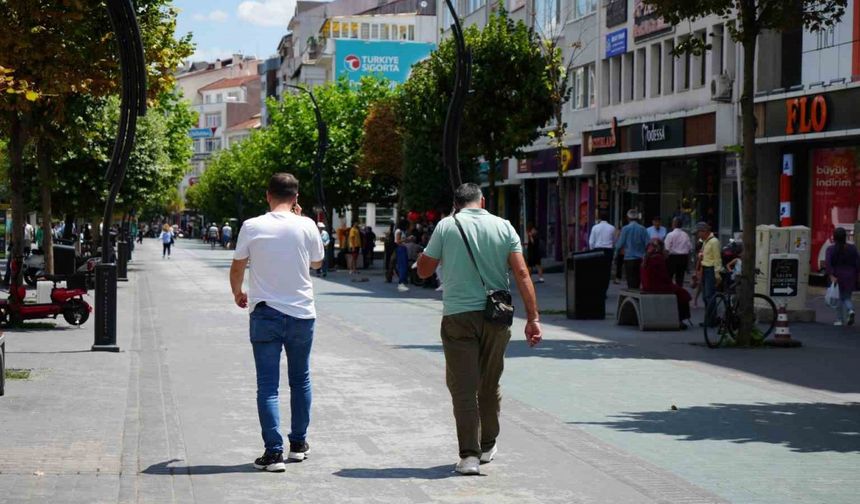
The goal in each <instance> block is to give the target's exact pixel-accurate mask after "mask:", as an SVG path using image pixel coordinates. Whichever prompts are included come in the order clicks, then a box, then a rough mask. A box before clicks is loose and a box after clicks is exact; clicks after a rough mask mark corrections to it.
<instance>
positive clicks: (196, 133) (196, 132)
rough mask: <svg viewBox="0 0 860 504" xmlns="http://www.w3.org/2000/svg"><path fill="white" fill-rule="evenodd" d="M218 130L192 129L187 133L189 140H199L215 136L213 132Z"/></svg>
mask: <svg viewBox="0 0 860 504" xmlns="http://www.w3.org/2000/svg"><path fill="white" fill-rule="evenodd" d="M217 130H218V128H192V129H191V130H189V131H188V136H190V137H191V138H193V139H195V140H198V139H201V138H212V137H213V136H215V132H216V131H217Z"/></svg>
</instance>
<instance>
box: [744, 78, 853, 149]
mask: <svg viewBox="0 0 860 504" xmlns="http://www.w3.org/2000/svg"><path fill="white" fill-rule="evenodd" d="M858 103H860V88H851V89H843V90H840V91H834V92H830V93H818V94H812V95H806V96H797V97H794V98H788V99H785V100H774V101H769V102H765V103H764V104H759V105H758V106H759V107H761V106H762V105H763V106H764V123H765V127H764V133H763V135H762V136H764V137H782V136H793V135H803V134H812V133H823V132H826V131H840V130H849V129H856V128H860V113H858V112H860V110H858V108H857V104H858ZM759 110H761V109H759Z"/></svg>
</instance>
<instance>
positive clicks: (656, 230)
mask: <svg viewBox="0 0 860 504" xmlns="http://www.w3.org/2000/svg"><path fill="white" fill-rule="evenodd" d="M647 231H648V239H649V240H653V239H654V238H657V239H658V240H660V241H664V240H665V239H666V235H667V234H668V230H667V229H666V228H665V227H663V219H661V218H660V216H659V215H655V216H654V217H653V218H652V219H651V226H649V227H648V229H647Z"/></svg>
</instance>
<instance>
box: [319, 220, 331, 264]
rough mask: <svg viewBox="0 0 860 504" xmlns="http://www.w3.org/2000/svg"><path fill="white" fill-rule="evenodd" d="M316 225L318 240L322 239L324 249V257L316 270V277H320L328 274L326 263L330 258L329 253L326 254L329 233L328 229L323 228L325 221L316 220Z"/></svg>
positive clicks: (329, 238)
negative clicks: (320, 265) (318, 232)
mask: <svg viewBox="0 0 860 504" xmlns="http://www.w3.org/2000/svg"><path fill="white" fill-rule="evenodd" d="M317 227H318V228H319V230H320V240H321V241H322V244H323V250H324V253H323V256H324V258H323V263H322V267H321V268H320V269H318V270H317V276H318V277H320V276H321V277H327V276H328V263H329V261H330V260H331V258H330V257H329V254H328V246H329V244H330V243H331V235H330V234H328V231H327V230H326V228H325V223H323V222H318V223H317Z"/></svg>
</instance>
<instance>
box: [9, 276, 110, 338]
mask: <svg viewBox="0 0 860 504" xmlns="http://www.w3.org/2000/svg"><path fill="white" fill-rule="evenodd" d="M11 267H12V268H13V269H12V273H13V274H15V273H16V269H17V268H18V264H17V262H16V261H14V260H13V261H12V264H11ZM78 275H79V274H75V275H72V276H71V277H68V278H67V277H63V276H53V277H45V278H46V279H47V280H48V281H51V282H53V283H54V287H53V288H52V289H51V302H50V303H25V302H24V299H25V297H26V295H27V289H26V288H25V287H24V286H23V285H22V286H19V287H18V288H17V289H16V288H10V289H9V298H8V299H5V300H0V324H2V325H9V324H20V323H22V322H23V321H25V320H35V319H44V318H53V319H56V318H57V317H58V316H59V315H62V316H63V318H64V319H65V320H66V322H68V323H69V324H71V325H73V326H80V325H83V324H84V322H86V321H87V320H88V319H89V318H90V313H92V311H93V308H92V306H90V304H89V303H87V302H86V301H84V295H85V294H86V293H87V289H86V282H81V281H76V280H77V279H76V278H75V277H77V276H78ZM65 280H70V281H73V283H76V284H79V285H80V284H83V285H84V287H83V288H80V287H73V288H68V287H57V283H58V282H62V281H65Z"/></svg>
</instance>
